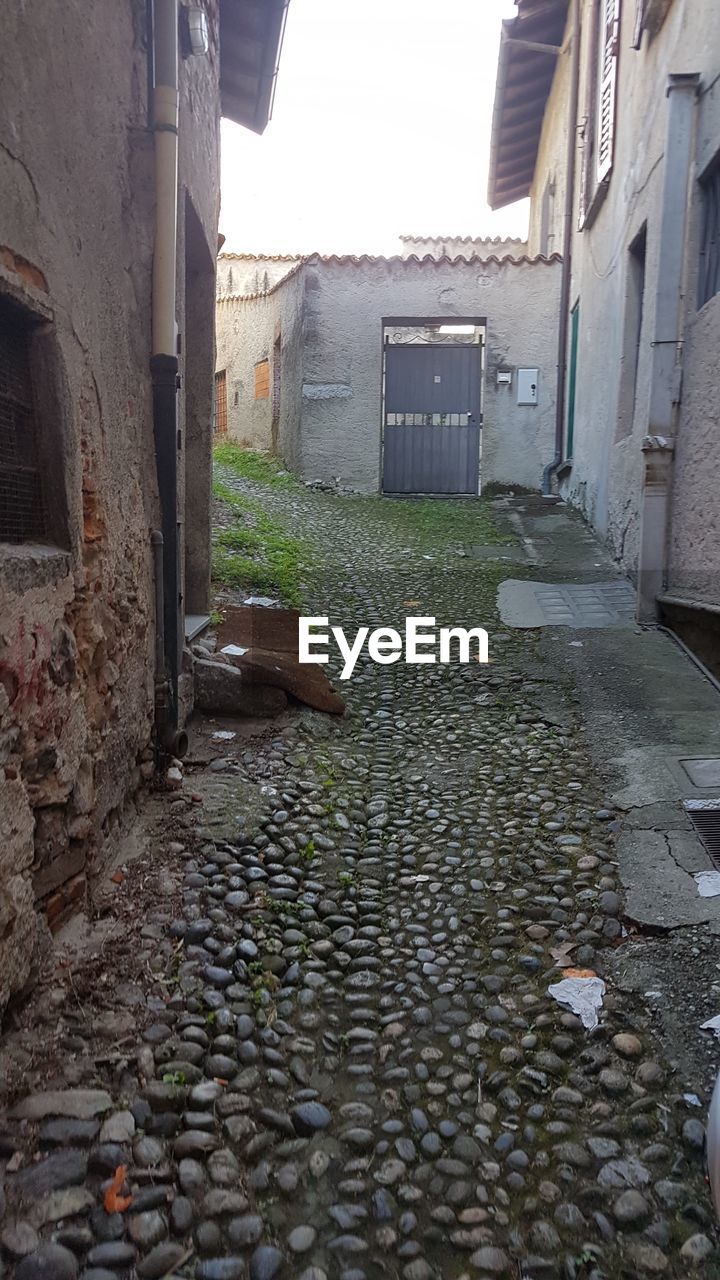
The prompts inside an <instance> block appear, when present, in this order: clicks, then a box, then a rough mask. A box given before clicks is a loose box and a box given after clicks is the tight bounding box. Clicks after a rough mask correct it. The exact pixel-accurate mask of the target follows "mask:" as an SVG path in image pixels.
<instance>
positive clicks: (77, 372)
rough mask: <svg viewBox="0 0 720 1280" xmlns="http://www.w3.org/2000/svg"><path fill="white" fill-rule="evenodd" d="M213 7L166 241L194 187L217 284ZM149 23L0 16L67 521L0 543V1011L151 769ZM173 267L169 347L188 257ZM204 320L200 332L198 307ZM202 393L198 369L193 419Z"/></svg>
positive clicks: (22, 298) (0, 214)
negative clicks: (35, 535)
mask: <svg viewBox="0 0 720 1280" xmlns="http://www.w3.org/2000/svg"><path fill="white" fill-rule="evenodd" d="M206 7H207V10H208V16H209V21H210V30H211V39H212V42H213V43H212V49H211V54H210V56H209V57H208V58H197V59H190V60H188V61H187V62H184V63H183V64H182V73H181V74H182V82H181V156H180V164H181V193H180V208H179V221H180V226H181V232H182V228H183V227H184V216H185V189H186V188H187V189H188V193H189V196H190V198H191V201H192V204H193V207H194V209H195V211H196V215H197V225H198V227H199V228H200V232H201V236H202V237H204V240H205V243H206V252H207V253H209V246H212V248H213V254H212V258H211V259H210V269H211V271H212V259H213V258H214V248H215V245H216V236H217V191H218V118H217V102H218V95H217V76H218V54H217V45H216V36H217V6H216V3H215V0H211V2H210V3H209V4H208V5H207V6H206ZM144 17H145V4H144V3H141V2H140V0H128V2H127V3H122V4H117V3H115V0H98V3H95V4H93V5H87V4H86V3H84V0H45V2H44V3H43V4H42V5H28V4H26V3H23V2H22V0H8V3H6V4H5V5H4V7H3V39H4V45H5V48H6V49H9V50H12V56H8V57H6V58H5V59H4V63H3V76H2V79H1V80H0V120H1V121H2V125H1V126H0V128H1V129H2V137H1V143H2V144H1V145H0V190H1V191H2V200H0V293H1V294H4V295H8V296H11V297H12V298H14V299H15V300H16V301H17V302H19V304H20V305H21V306H22V307H23V308H24V309H25V310H26V311H28V312H29V313H32V314H34V315H35V316H36V317H42V318H44V319H45V320H46V321H47V328H46V330H45V331H44V333H43V335H42V337H41V338H40V337H38V341H42V344H43V348H44V353H43V354H42V355H41V354H40V353H39V355H38V364H37V375H38V380H39V381H41V382H43V383H44V384H45V389H44V391H43V397H44V401H45V409H44V412H43V413H42V414H41V420H42V422H44V424H45V432H44V438H45V440H46V451H45V459H44V462H45V466H44V480H45V487H46V491H47V492H48V496H49V498H50V500H51V502H52V504H53V505H55V506H57V507H58V509H59V510H62V509H63V508H64V510H65V513H66V514H65V515H64V516H61V518H60V521H59V523H60V525H61V528H60V529H59V530H58V529H57V528H56V529H54V530H53V531H52V535H51V536H49V538H48V545H46V546H44V547H42V548H35V549H31V548H29V547H27V546H22V547H12V546H9V545H5V544H3V545H0V764H2V766H3V767H2V769H0V1010H1V1009H2V1006H3V1005H4V1003H5V1001H6V1000H7V998H8V996H10V995H11V994H13V993H14V992H17V991H18V990H20V989H21V988H22V987H23V985H24V984H25V983H26V982H27V980H28V976H29V973H30V966H31V962H32V959H33V957H34V956H37V955H39V954H40V953H41V952H42V949H43V948H44V947H45V946H46V940H45V939H46V935H45V932H44V925H43V918H44V915H45V914H47V916H48V918H50V919H51V921H52V922H53V923H56V922H57V921H58V920H59V919H61V918H62V916H63V914H64V913H65V912H66V911H67V910H68V909H69V908H71V906H72V904H73V903H74V902H78V901H82V900H83V899H84V897H85V893H86V887H87V882H88V876H89V875H90V874H91V873H93V872H95V871H97V870H98V869H99V867H100V866H101V864H102V857H103V855H104V852H105V851H106V850H107V849H108V847H109V846H110V845H111V844H112V841H113V839H114V837H115V835H116V833H117V830H118V828H119V825H120V823H121V821H122V814H123V807H124V804H125V801H126V798H127V797H128V795H129V794H130V793H132V792H133V790H134V789H136V788H137V786H138V785H139V783H140V780H141V776H142V775H145V776H148V775H149V774H150V773H152V767H153V766H152V753H151V751H149V750H148V747H149V742H150V737H151V727H152V716H153V666H154V663H153V628H154V616H153V584H152V565H151V557H150V547H149V533H150V530H151V529H152V528H154V527H156V526H157V524H158V521H159V508H158V499H157V491H156V479H155V458H154V448H153V428H152V398H151V386H150V376H149V356H150V305H151V268H152V248H153V244H152V241H153V144H152V135H151V133H150V130H149V128H148V112H147V106H148V104H147V100H146V86H147V66H146V55H145V31H144ZM39 68H41V70H42V75H41V77H40V79H39V78H38V69H39ZM39 86H40V88H39ZM190 258H191V260H192V254H191V255H190ZM179 261H180V267H179V283H180V287H181V310H180V317H179V318H180V325H181V327H182V325H183V323H184V308H183V307H182V293H183V290H184V262H185V254H184V246H183V245H182V244H181V251H180V255H179ZM204 310H205V317H204V320H205V328H206V331H207V332H208V333H210V334H212V326H213V310H212V291H211V293H210V296H209V300H208V299H207V295H206V301H205V304H204ZM211 378H212V364H211V362H210V360H209V359H208V357H207V355H206V357H205V363H204V368H203V369H200V370H199V371H198V370H197V369H196V370H195V372H194V374H193V385H194V393H193V394H194V395H195V397H196V403H199V400H200V399H201V398H202V395H203V394H205V395H206V394H207V392H204V393H203V390H202V385H201V384H202V383H203V380H204V383H205V386H206V387H207V385H208V383H209V381H210V380H211ZM181 408H182V406H181ZM183 413H184V409H183ZM183 420H184V419H183ZM197 420H198V419H197V416H196V422H197ZM207 431H208V435H207V444H208V445H209V423H208V424H207ZM38 902H40V903H41V907H38V905H37V904H38Z"/></svg>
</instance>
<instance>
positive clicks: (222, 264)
mask: <svg viewBox="0 0 720 1280" xmlns="http://www.w3.org/2000/svg"><path fill="white" fill-rule="evenodd" d="M299 261H300V259H299V258H291V257H286V256H285V255H280V256H276V257H274V256H272V255H268V256H267V257H263V256H262V255H258V254H254V253H249V254H241V253H221V254H220V255H219V257H218V260H217V296H218V298H224V297H240V296H249V295H251V294H256V293H267V291H268V289H272V288H273V287H274V286H275V285H276V284H278V283H279V282H280V280H282V279H283V278H284V277H285V276H286V275H288V274H289V273H290V272H291V271H292V269H293V267H295V266H297V264H298V262H299Z"/></svg>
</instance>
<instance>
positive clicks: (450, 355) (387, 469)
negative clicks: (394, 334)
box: [382, 343, 481, 494]
mask: <svg viewBox="0 0 720 1280" xmlns="http://www.w3.org/2000/svg"><path fill="white" fill-rule="evenodd" d="M480 375H481V348H480V347H479V346H477V345H472V346H471V345H468V346H459V345H458V346H441V345H439V344H438V345H437V346H436V345H431V344H428V345H423V346H420V345H416V346H394V345H391V344H389V343H388V344H387V345H386V346H385V406H384V424H383V486H382V487H383V491H384V492H385V493H460V494H476V493H477V492H478V479H479V465H480Z"/></svg>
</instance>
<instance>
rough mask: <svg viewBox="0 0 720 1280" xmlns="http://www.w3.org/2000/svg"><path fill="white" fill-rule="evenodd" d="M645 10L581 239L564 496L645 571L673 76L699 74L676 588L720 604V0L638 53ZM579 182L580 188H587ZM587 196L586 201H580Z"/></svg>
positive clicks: (622, 58)
mask: <svg viewBox="0 0 720 1280" xmlns="http://www.w3.org/2000/svg"><path fill="white" fill-rule="evenodd" d="M590 12H591V3H590V0H584V3H583V4H582V20H583V39H582V66H583V74H582V79H581V86H580V113H581V114H583V111H584V106H583V104H584V103H585V101H586V92H587V81H588V70H589V62H588V51H589V37H590ZM634 20H635V6H634V5H632V4H625V5H623V7H622V22H621V35H620V53H619V73H618V95H617V115H616V132H615V154H614V164H613V170H612V173H611V176H610V181H609V184H608V188H607V194H606V198H605V200H604V203H603V204H602V205H601V206H600V208H599V211H598V212H597V215H596V218H595V221H594V222H593V223H592V225H591V226H590V227H589V228H586V229H585V230H584V231H582V232H578V231H576V232H575V234H574V238H573V241H574V242H573V280H572V293H571V302H572V303H573V304H574V303H575V302H576V301H577V300H578V299H579V300H580V332H579V348H578V367H577V396H576V412H575V448H574V455H575V456H574V463H573V468H572V473H571V475H570V478H569V480H568V481H567V482H566V484H565V485H564V489H563V492H564V493H565V495H566V496H567V497H568V498H569V500H570V501H571V502H573V503H574V504H575V505H577V506H578V507H579V508H580V509H581V510H582V511H583V512H584V514H585V515H586V516H587V517H588V519H589V520H590V521H591V522H592V523H593V525H594V526H595V528H596V529H597V530H598V532H599V533H600V534H601V535H602V536H604V537H605V538H606V539H607V541H608V543H609V545H610V547H611V549H612V550H613V551H614V552H615V554H616V555H617V556H618V558H619V560H620V562H621V563H622V565H623V567H624V568H625V569H626V570H627V571H628V572H629V573H630V574H634V572H635V569H636V566H637V558H638V547H639V525H640V505H641V492H642V475H643V462H642V454H641V444H642V439H643V436H644V435H645V434H646V432H647V430H648V420H649V413H648V410H649V399H650V390H651V387H650V377H651V357H652V348H651V343H652V340H653V323H652V322H653V312H654V305H653V299H654V293H655V289H656V287H657V283H658V279H659V273H660V272H661V270H662V264H661V262H660V260H659V253H658V237H659V222H660V205H661V193H662V185H663V178H664V166H665V163H666V157H665V155H664V147H665V130H666V122H667V110H668V102H667V98H666V85H667V80H668V75H669V74H671V73H678V72H699V73H700V74H701V78H702V82H701V92H700V97H699V99H698V103H697V109H696V119H697V136H696V140H695V143H694V147H693V154H692V163H691V176H690V182H691V188H690V215H689V222H688V234H687V255H686V278H685V286H684V289H683V293H682V296H681V297H679V298H678V308H679V312H680V315H681V325H682V328H683V329H684V333H683V337H684V346H683V351H684V378H683V388H682V403H681V405H680V408H679V412H678V416H677V423H676V435H675V438H676V455H675V462H674V476H673V488H672V524H671V533H670V560H669V580H670V587H671V589H673V590H675V591H678V592H680V593H681V594H682V593H687V594H699V595H702V596H704V597H705V598H708V599H711V600H714V601H720V503H719V502H718V499H717V494H718V493H720V449H719V448H718V444H717V440H718V435H717V424H718V408H717V351H718V347H719V346H720V297H715V298H713V299H711V300H710V301H709V302H708V303H707V304H706V305H705V306H704V307H703V308H702V309H701V310H698V308H697V305H696V301H697V278H698V247H699V224H700V219H701V201H700V198H699V196H700V192H699V187H698V182H697V179H698V175H699V174H700V173H701V172H702V170H703V168H704V167H705V165H706V164H707V163H708V162H709V160H710V159H711V158H712V156H713V155H714V154H715V153H716V152H717V151H718V149H720V93H719V91H718V84H717V83H716V81H717V78H718V76H719V75H720V53H719V50H720V8H719V7H718V5H717V4H716V3H715V0H674V2H673V3H672V4H671V5H670V6H669V10H668V14H667V17H666V19H665V21H664V23H663V25H662V27H661V28H660V30H659V31H658V32H657V34H656V35H655V36H654V38H652V39H649V38H648V34H647V33H646V34H645V35H644V37H643V43H642V47H641V49H640V50H638V51H636V50H633V49H632V47H631V41H632V34H633V26H634ZM567 93H568V68H567V58H566V57H562V58H560V59H559V61H558V69H557V72H556V77H555V81H554V84H553V89H552V92H551V95H550V99H549V102H548V108H547V111H546V116H545V122H544V126H543V134H542V138H541V145H540V151H539V155H538V163H537V167H536V172H535V180H534V186H533V192H532V196H533V202H532V208H531V218H530V238H529V243H530V252H531V253H535V252H538V251H539V250H540V248H541V245H540V215H541V201H542V192H543V189H544V185H545V183H546V181H547V179H548V177H554V178H555V180H556V184H557V192H556V198H555V201H554V203H553V215H554V220H555V221H554V227H553V232H554V236H555V243H558V239H559V236H560V223H559V220H560V217H561V215H562V208H563V195H564V190H563V188H564V181H565V177H564V153H565V146H566V138H567ZM578 180H579V178H578ZM576 198H577V192H576ZM644 223H647V265H646V283H645V309H644V319H643V328H642V333H641V343H640V354H639V362H638V371H637V385H636V396H635V405H634V412H633V410H632V402H631V403H630V406H629V408H628V401H627V358H628V352H627V350H625V349H624V346H623V326H624V314H625V300H626V292H627V288H628V277H629V270H630V265H629V254H628V249H629V246H630V244H631V243H632V241H633V239H634V238H635V236H636V235H637V233H638V231H639V230H640V228H641V227H642V226H643V224H644Z"/></svg>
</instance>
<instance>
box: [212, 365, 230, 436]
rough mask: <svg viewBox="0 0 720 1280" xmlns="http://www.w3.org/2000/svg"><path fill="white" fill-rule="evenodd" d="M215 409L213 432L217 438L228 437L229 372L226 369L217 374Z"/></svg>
mask: <svg viewBox="0 0 720 1280" xmlns="http://www.w3.org/2000/svg"><path fill="white" fill-rule="evenodd" d="M214 409H215V412H214V422H213V431H214V433H215V435H216V436H226V435H227V429H228V404H227V371H226V370H225V369H220V371H219V372H218V373H216V374H215V400H214Z"/></svg>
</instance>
